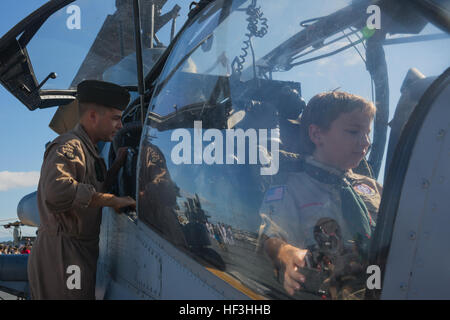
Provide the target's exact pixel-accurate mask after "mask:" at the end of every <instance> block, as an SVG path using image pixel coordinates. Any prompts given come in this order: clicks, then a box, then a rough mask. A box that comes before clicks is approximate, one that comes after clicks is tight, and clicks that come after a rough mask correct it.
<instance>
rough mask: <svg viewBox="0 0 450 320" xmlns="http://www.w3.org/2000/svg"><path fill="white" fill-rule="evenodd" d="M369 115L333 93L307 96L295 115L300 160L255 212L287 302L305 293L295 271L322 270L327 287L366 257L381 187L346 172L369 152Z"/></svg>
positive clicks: (361, 104) (352, 99)
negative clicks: (299, 292)
mask: <svg viewBox="0 0 450 320" xmlns="http://www.w3.org/2000/svg"><path fill="white" fill-rule="evenodd" d="M375 112H376V108H375V106H374V105H373V104H372V103H371V102H368V101H366V100H364V99H363V98H361V97H359V96H356V95H352V94H349V93H345V92H336V91H334V92H327V93H321V94H318V95H316V96H314V97H313V98H312V99H311V100H310V101H309V103H308V105H307V107H306V108H305V110H304V112H303V114H302V117H301V120H300V130H301V135H300V139H302V140H303V141H302V143H301V145H302V151H301V156H302V157H301V159H302V161H300V162H299V165H298V166H297V167H296V170H294V171H292V172H289V173H288V174H287V175H286V177H285V179H284V181H283V182H282V183H279V184H277V185H273V186H271V188H269V190H268V191H267V192H266V195H265V197H264V201H263V204H262V207H261V210H260V214H261V217H262V220H263V224H262V226H261V230H262V234H263V239H265V240H264V242H263V243H264V250H265V252H266V253H267V255H268V256H269V257H270V259H271V260H272V262H273V263H274V265H275V267H276V269H277V271H278V274H279V279H280V281H281V283H282V284H283V287H284V289H285V290H286V292H287V293H288V294H289V295H293V294H294V293H295V292H296V291H297V290H300V289H301V288H302V287H303V288H304V287H307V286H306V284H307V283H306V282H307V281H308V276H307V275H306V273H305V272H303V273H302V270H306V269H303V268H309V269H315V270H318V269H321V270H322V271H323V270H324V269H327V270H328V272H329V273H331V274H334V277H333V279H331V280H330V279H328V281H331V282H333V281H334V282H339V281H340V280H339V279H341V278H340V277H338V275H342V273H344V272H351V270H350V269H351V263H350V262H349V261H350V260H352V261H353V262H352V263H354V262H355V260H357V261H358V262H361V261H363V260H364V259H366V257H367V250H368V244H369V241H370V237H371V236H372V233H373V230H374V228H375V223H376V215H377V212H378V207H379V203H380V198H381V196H380V195H381V191H382V187H381V185H380V184H379V183H378V182H376V181H375V180H374V179H372V178H369V177H367V176H363V175H359V174H356V173H354V172H353V171H352V169H354V168H356V167H358V165H359V164H360V162H361V160H362V159H363V158H364V157H365V156H366V154H367V152H368V150H369V146H370V138H369V134H370V130H371V123H372V120H373V119H374V116H375ZM317 252H319V254H318V253H317ZM313 253H315V254H313ZM342 257H347V258H348V257H353V258H351V259H350V258H349V259H347V260H346V259H342ZM343 261H346V262H345V263H343ZM357 265H359V263H357ZM305 281H306V282H305ZM329 284H330V283H329ZM331 285H333V283H331ZM331 296H332V297H333V298H335V297H337V295H336V291H335V292H334V294H333V292H332V294H331Z"/></svg>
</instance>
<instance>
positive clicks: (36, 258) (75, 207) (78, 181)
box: [28, 80, 136, 299]
mask: <svg viewBox="0 0 450 320" xmlns="http://www.w3.org/2000/svg"><path fill="white" fill-rule="evenodd" d="M129 97H130V96H129V93H128V91H127V90H126V89H124V88H122V87H120V86H117V85H115V84H112V83H107V82H102V81H96V80H86V81H83V82H82V83H80V84H79V85H78V92H77V98H78V100H79V103H80V121H79V123H78V124H77V125H76V127H75V128H74V129H73V130H71V131H69V132H67V133H65V134H63V135H61V136H59V137H57V138H56V139H55V140H54V141H53V142H52V143H50V144H49V145H48V146H47V148H46V151H45V154H44V161H43V164H42V168H41V176H40V180H39V186H38V193H37V201H38V208H39V214H40V219H41V224H40V226H39V229H38V235H37V239H36V241H35V243H34V245H33V250H32V252H31V256H30V259H29V263H28V278H29V284H30V291H31V298H32V299H95V277H96V269H97V258H98V250H99V249H98V244H99V233H100V223H101V218H102V216H101V215H102V207H103V206H109V207H113V208H114V209H115V210H116V212H119V210H120V208H122V207H126V206H132V207H135V205H136V203H135V201H134V199H132V198H130V197H116V196H114V195H112V194H107V193H104V192H105V182H106V181H111V180H112V179H113V178H114V176H115V175H116V174H117V172H118V170H119V168H120V167H121V166H122V165H123V162H124V159H125V156H126V153H124V150H122V151H121V152H120V154H119V152H118V156H117V159H116V162H115V163H114V164H113V165H112V167H111V169H110V170H109V171H108V172H107V170H106V165H105V162H104V160H103V158H102V157H100V155H99V154H98V149H97V147H96V143H97V142H99V141H111V140H112V138H113V136H114V134H115V133H116V132H117V131H118V130H120V128H121V127H122V124H121V115H122V111H123V109H124V108H125V107H126V106H127V104H128V102H129Z"/></svg>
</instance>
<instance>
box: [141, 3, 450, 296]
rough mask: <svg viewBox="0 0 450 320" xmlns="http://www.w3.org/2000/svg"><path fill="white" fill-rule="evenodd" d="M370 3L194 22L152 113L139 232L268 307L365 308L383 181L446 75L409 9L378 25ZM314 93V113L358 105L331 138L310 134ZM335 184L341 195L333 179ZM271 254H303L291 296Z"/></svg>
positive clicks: (237, 11) (274, 9) (222, 6)
mask: <svg viewBox="0 0 450 320" xmlns="http://www.w3.org/2000/svg"><path fill="white" fill-rule="evenodd" d="M369 5H370V3H369V2H368V1H335V0H322V1H307V2H306V1H298V0H280V1H269V0H267V1H262V0H251V1H250V0H249V1H243V0H234V1H221V0H218V1H215V2H214V3H212V4H210V5H209V6H208V7H207V8H206V9H205V10H203V11H202V13H201V14H199V15H198V16H197V17H196V18H195V19H194V20H193V21H192V23H191V24H190V25H189V26H188V28H187V29H186V30H185V31H184V33H183V34H182V35H181V38H180V39H179V41H178V42H177V44H176V46H175V47H174V49H173V51H172V52H171V54H170V56H169V58H168V60H167V63H166V65H165V67H164V70H163V72H162V74H161V76H160V78H159V80H158V83H157V87H156V90H155V93H154V95H153V98H152V100H151V102H150V108H149V111H148V114H147V120H146V125H145V127H144V131H143V136H142V142H141V153H140V160H139V168H138V176H139V181H138V189H139V190H138V208H139V212H138V213H139V218H140V219H141V220H142V221H143V222H145V223H146V224H148V225H149V226H150V227H152V228H154V229H155V230H157V231H158V232H160V233H161V234H162V235H163V236H164V237H166V238H167V239H168V240H170V241H171V242H172V243H173V244H175V245H177V246H178V247H180V248H183V249H185V250H187V251H188V252H189V253H190V254H191V255H192V257H193V258H195V259H196V260H197V261H199V262H201V263H202V264H204V265H205V267H211V266H213V267H215V268H217V269H220V270H222V271H225V272H227V273H229V274H230V275H231V276H233V277H235V278H237V279H239V280H240V281H242V283H244V284H245V285H246V286H247V287H249V288H251V289H252V290H253V291H254V292H256V293H257V294H258V295H261V296H263V297H269V298H274V297H276V298H287V297H294V298H313V297H317V298H321V297H326V298H361V297H362V296H363V295H364V285H361V279H362V278H361V277H362V276H363V275H365V273H364V272H363V271H362V270H365V269H363V266H364V263H365V262H367V261H366V260H364V259H365V257H366V254H367V250H368V249H367V248H368V245H369V243H370V235H371V234H372V232H373V230H374V229H375V227H376V218H377V212H378V206H379V204H380V197H381V193H382V187H381V184H382V183H383V181H384V177H385V173H386V172H387V170H386V169H385V168H386V167H387V166H389V161H390V159H391V157H392V150H393V149H394V148H395V145H396V142H397V140H398V137H399V135H400V132H401V129H402V128H403V126H404V124H405V122H406V121H407V119H408V116H409V115H410V113H411V112H412V109H413V108H414V106H415V105H416V104H417V102H418V100H419V98H420V96H421V95H422V94H423V92H424V91H425V89H426V88H427V87H428V86H429V85H430V84H431V82H432V81H433V79H435V76H438V75H440V74H441V73H442V72H443V71H444V70H445V69H446V68H447V67H448V66H449V62H450V61H449V59H448V52H450V41H449V37H448V35H447V34H446V33H443V32H442V31H441V30H440V29H438V28H437V27H436V26H434V25H433V24H431V23H429V21H428V20H427V19H426V18H425V17H424V15H422V14H421V13H420V12H418V11H416V9H415V8H413V7H412V6H411V7H409V6H404V7H402V8H398V7H396V6H395V5H393V6H392V7H386V8H383V10H381V17H380V16H377V12H378V11H377V9H376V8H375V9H374V8H373V6H372V7H371V8H369ZM379 18H381V20H379ZM380 21H381V22H380ZM378 23H380V24H378ZM333 91H334V92H335V93H332V92H333ZM324 92H327V95H326V96H322V97H321V98H317V99H318V100H316V103H317V104H318V105H320V104H324V105H327V106H328V105H331V104H333V103H334V102H336V101H337V100H339V99H353V100H352V101H353V102H351V103H350V102H348V103H349V105H353V104H355V103H356V104H357V103H359V106H360V107H358V108H359V109H358V108H357V107H354V109H351V107H349V108H350V109H348V110H347V109H346V111H345V112H344V111H339V112H341V113H339V112H338V115H339V114H343V115H344V116H342V117H339V116H338V115H336V116H335V117H334V118H332V120H330V121H331V122H330V124H329V125H330V127H326V126H325V125H323V124H318V122H317V121H319V120H318V119H321V118H320V117H327V116H328V115H327V114H325V111H324V112H323V114H320V113H319V115H318V116H317V117H319V118H317V119H313V120H311V121H312V123H311V124H312V125H316V127H314V126H312V127H308V128H309V129H308V130H312V131H306V133H305V131H302V130H304V129H303V128H302V121H304V123H306V121H307V120H305V119H308V116H305V115H304V113H303V111H304V109H305V105H306V102H309V101H312V100H313V99H312V97H314V96H315V95H317V94H319V93H324ZM342 92H346V93H351V94H354V95H357V96H359V98H358V97H354V96H351V97H349V96H348V95H345V94H343V93H342ZM321 99H322V100H321ZM323 99H330V100H323ZM320 101H322V102H320ZM323 101H327V102H323ZM333 101H334V102H333ZM345 101H347V100H345ZM356 101H359V102H356ZM370 102H373V105H372V104H370ZM362 105H363V106H362ZM373 106H376V109H377V110H376V115H375V120H374V122H373V124H372V120H373V119H374V118H373V116H374V114H375V109H374V108H373ZM311 108H312V107H311ZM317 108H319V107H317ZM355 108H356V109H355ZM355 110H356V111H355ZM330 112H331V111H330ZM300 115H302V117H301V118H300ZM310 117H312V116H310ZM338 120H339V121H338ZM314 121H316V122H314ZM341 121H342V122H341ZM388 122H389V124H390V126H389V127H388ZM321 126H322V127H321ZM336 126H337V127H336ZM340 126H342V127H340ZM346 126H349V127H346ZM311 128H312V129H311ZM315 128H316V129H315ZM317 128H318V129H317ZM337 128H341V129H342V128H345V129H342V130H343V135H345V137H346V138H345V137H344V136H339V135H338V134H337V132H338V131H334V130H338V129H337ZM319 129H321V130H319ZM328 130H330V131H328ZM330 132H332V133H330ZM349 141H354V142H355V141H356V142H355V144H354V145H353V146H357V147H355V148H353V149H351V148H350V149H348V148H349V145H348V144H347V143H349ZM308 143H309V144H310V145H311V143H312V147H310V148H309V149H308V147H307V145H308ZM311 148H312V149H311ZM316 150H321V151H320V152H322V151H324V152H325V153H323V154H322V153H319V154H318V153H317V152H318V151H317V152H316ZM366 160H367V161H366ZM336 169H338V170H337V171H336ZM349 169H352V170H353V171H352V172H351V173H349V171H345V170H349ZM340 170H341V171H340ZM343 172H345V174H347V176H346V180H342V181H346V182H345V183H348V184H350V186H351V188H348V187H349V185H347V184H343V185H341V184H339V183H344V182H342V181H341V180H333V179H335V178H332V177H336V176H339V177H340V179H342V177H341V176H340V175H342V174H343ZM348 174H350V176H348ZM330 177H331V178H330ZM330 179H331V180H330ZM330 181H331V182H330ZM336 181H340V182H339V183H338V182H336ZM337 185H339V188H338V187H337ZM342 186H344V187H342ZM345 186H347V187H345ZM341 187H342V188H341ZM352 190H353V191H352ZM355 199H356V200H355ZM358 199H360V200H361V201H363V202H364V206H362V205H361V206H359V207H358V205H355V201H359V200H358ZM359 203H361V202H359ZM358 208H359V209H358ZM364 208H365V209H364ZM347 214H351V215H352V214H355V215H356V216H358V218H357V221H359V222H360V223H359V222H358V223H356V224H352V223H351V222H352V221H353V222H354V220H353V218H349V216H347ZM354 217H355V216H354ZM361 217H362V218H361ZM361 219H362V220H361ZM355 230H359V231H355ZM356 235H359V236H356ZM277 241H282V242H283V243H285V244H286V243H287V244H289V245H290V246H291V247H283V248H292V247H294V248H297V249H305V250H306V249H307V250H308V251H309V253H308V254H309V256H308V259H309V260H308V267H309V271H308V270H303V272H305V274H306V278H307V279H310V280H311V279H312V280H311V281H310V282H308V283H307V284H305V288H304V290H300V291H298V292H297V291H296V292H297V293H296V294H295V295H292V292H291V291H294V289H292V287H291V288H289V287H288V288H286V283H285V282H284V279H283V277H284V276H285V275H286V274H285V273H284V272H285V271H286V270H285V269H283V268H286V264H282V263H281V262H280V260H277V259H278V258H280V257H281V256H283V257H285V256H284V255H282V254H281V253H280V251H277V250H281V249H280V248H281V247H282V246H280V245H278V246H277V243H278V244H279V242H277ZM280 259H281V258H280ZM348 265H352V266H354V267H355V269H352V270H350V271H349V270H348V269H345V268H344V266H348ZM343 268H344V269H343ZM274 270H275V272H274ZM346 276H348V277H347V278H345V277H346ZM345 279H347V280H345ZM364 279H365V278H364Z"/></svg>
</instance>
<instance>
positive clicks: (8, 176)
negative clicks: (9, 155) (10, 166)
mask: <svg viewBox="0 0 450 320" xmlns="http://www.w3.org/2000/svg"><path fill="white" fill-rule="evenodd" d="M39 175H40V173H39V172H38V171H29V172H9V171H0V191H7V190H9V189H14V188H23V187H33V186H37V184H38V181H39Z"/></svg>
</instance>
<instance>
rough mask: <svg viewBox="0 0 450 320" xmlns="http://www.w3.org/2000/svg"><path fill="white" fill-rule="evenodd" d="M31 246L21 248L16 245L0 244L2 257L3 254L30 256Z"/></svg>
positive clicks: (21, 246)
mask: <svg viewBox="0 0 450 320" xmlns="http://www.w3.org/2000/svg"><path fill="white" fill-rule="evenodd" d="M30 252H31V245H30V244H26V245H20V246H19V247H17V246H14V245H7V244H0V255H1V254H30Z"/></svg>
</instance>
